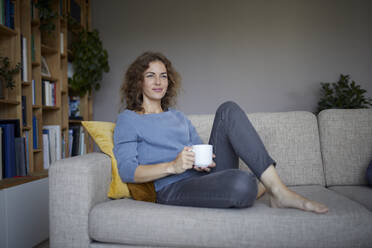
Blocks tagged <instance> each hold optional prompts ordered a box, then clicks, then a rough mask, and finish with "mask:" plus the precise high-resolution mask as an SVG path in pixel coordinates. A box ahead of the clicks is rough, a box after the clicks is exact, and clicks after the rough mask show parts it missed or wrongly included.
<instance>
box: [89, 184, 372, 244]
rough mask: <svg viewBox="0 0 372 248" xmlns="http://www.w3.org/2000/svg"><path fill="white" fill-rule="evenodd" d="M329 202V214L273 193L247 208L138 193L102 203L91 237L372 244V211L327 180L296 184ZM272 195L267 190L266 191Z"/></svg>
mask: <svg viewBox="0 0 372 248" xmlns="http://www.w3.org/2000/svg"><path fill="white" fill-rule="evenodd" d="M291 189H292V190H294V191H295V192H298V193H300V194H302V195H304V196H305V197H308V198H311V199H314V200H317V201H320V202H322V203H324V204H326V205H327V206H328V207H329V209H330V210H329V212H328V213H327V214H315V213H311V212H304V211H300V210H297V209H275V208H270V207H269V206H268V205H267V200H268V199H267V197H263V198H262V199H260V200H259V201H257V202H256V203H255V204H254V205H253V207H251V208H246V209H211V208H195V207H180V206H168V205H161V204H156V203H148V202H138V201H134V200H132V199H123V200H116V201H108V202H105V203H101V204H98V205H96V206H95V207H94V208H93V209H92V211H91V212H90V215H89V233H90V237H91V238H92V239H93V240H95V241H98V242H108V243H114V244H128V245H129V244H132V245H147V246H175V247H187V246H197V247H248V246H249V247H368V245H370V244H371V242H372V237H371V235H370V234H371V233H372V226H371V222H372V214H371V212H370V211H368V210H367V209H366V208H364V207H363V206H361V205H359V204H358V203H356V202H355V201H352V200H349V199H347V198H346V197H344V196H342V195H339V194H337V193H335V192H333V191H331V190H327V189H326V188H324V187H321V186H317V185H315V186H297V187H291ZM266 195H267V194H266Z"/></svg>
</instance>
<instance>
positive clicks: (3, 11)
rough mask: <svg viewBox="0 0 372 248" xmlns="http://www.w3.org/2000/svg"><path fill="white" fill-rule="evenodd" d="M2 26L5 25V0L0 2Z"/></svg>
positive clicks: (0, 21) (0, 22)
mask: <svg viewBox="0 0 372 248" xmlns="http://www.w3.org/2000/svg"><path fill="white" fill-rule="evenodd" d="M0 24H2V25H5V7H4V1H3V0H0Z"/></svg>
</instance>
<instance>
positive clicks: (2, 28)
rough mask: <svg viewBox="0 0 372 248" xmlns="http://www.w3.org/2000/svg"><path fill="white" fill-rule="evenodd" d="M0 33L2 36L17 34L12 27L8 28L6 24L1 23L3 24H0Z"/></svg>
mask: <svg viewBox="0 0 372 248" xmlns="http://www.w3.org/2000/svg"><path fill="white" fill-rule="evenodd" d="M0 34H1V35H2V36H3V35H7V36H9V37H10V36H16V35H17V31H14V30H13V29H11V28H8V27H7V26H5V25H3V24H0Z"/></svg>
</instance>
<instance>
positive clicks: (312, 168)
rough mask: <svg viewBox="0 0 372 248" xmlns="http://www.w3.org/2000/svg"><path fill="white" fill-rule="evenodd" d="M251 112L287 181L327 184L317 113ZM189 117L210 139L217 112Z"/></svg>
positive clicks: (300, 183)
mask: <svg viewBox="0 0 372 248" xmlns="http://www.w3.org/2000/svg"><path fill="white" fill-rule="evenodd" d="M247 116H248V118H249V119H250V121H251V122H252V124H253V126H254V127H255V129H256V130H257V132H258V134H259V136H260V137H261V139H262V141H263V143H264V145H265V147H266V149H267V150H268V152H269V154H270V155H271V157H272V158H273V159H274V160H275V161H276V162H277V171H278V174H279V175H280V177H281V179H282V180H283V182H284V183H285V184H286V185H288V186H290V185H307V184H320V185H325V182H324V173H323V166H322V160H321V154H320V143H319V133H318V124H317V119H316V116H315V115H314V114H312V113H310V112H304V111H293V112H281V113H253V114H248V115H247ZM188 117H189V119H190V121H191V122H192V123H193V125H194V126H195V128H196V130H197V131H198V133H199V135H200V138H201V139H202V140H203V142H204V143H208V141H209V135H210V133H211V130H212V125H213V119H214V115H190V116H188ZM217 156H218V155H217ZM241 163H243V162H241ZM217 166H218V165H217ZM243 167H244V168H247V166H243Z"/></svg>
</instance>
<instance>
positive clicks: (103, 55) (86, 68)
mask: <svg viewBox="0 0 372 248" xmlns="http://www.w3.org/2000/svg"><path fill="white" fill-rule="evenodd" d="M72 57H73V61H72V65H73V70H74V74H73V76H72V78H70V79H69V85H70V88H71V90H72V91H73V92H75V93H77V94H79V95H80V96H84V95H85V94H86V93H87V92H89V93H90V92H91V90H92V89H93V88H94V89H95V90H99V88H100V81H101V80H102V76H103V72H108V71H109V70H110V67H109V64H108V54H107V51H106V50H105V49H103V46H102V42H101V40H100V38H99V34H98V31H97V30H93V31H87V30H85V29H83V30H81V31H80V32H79V33H78V35H77V37H76V41H75V42H74V43H73V44H72Z"/></svg>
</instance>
